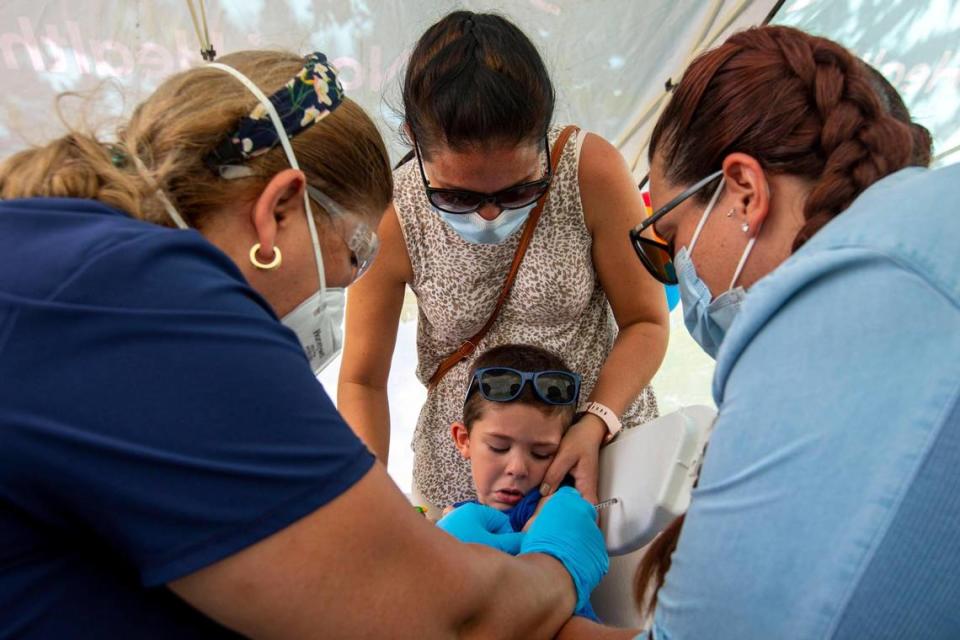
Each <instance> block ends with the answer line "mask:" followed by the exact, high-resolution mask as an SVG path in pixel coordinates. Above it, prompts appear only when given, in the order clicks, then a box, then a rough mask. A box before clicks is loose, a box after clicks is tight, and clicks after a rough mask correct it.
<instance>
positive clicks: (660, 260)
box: [630, 171, 723, 284]
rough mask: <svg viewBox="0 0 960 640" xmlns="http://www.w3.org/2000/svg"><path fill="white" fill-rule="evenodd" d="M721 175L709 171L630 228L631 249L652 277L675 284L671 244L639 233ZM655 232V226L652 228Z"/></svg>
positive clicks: (675, 277)
mask: <svg viewBox="0 0 960 640" xmlns="http://www.w3.org/2000/svg"><path fill="white" fill-rule="evenodd" d="M722 175H723V171H717V172H715V173H711V174H710V175H709V176H707V177H706V178H704V179H703V180H701V181H700V182H697V183H696V184H694V185H693V186H691V187H690V188H689V189H686V190H684V191H683V192H682V193H681V194H680V195H678V196H677V197H676V198H674V199H673V200H671V201H670V202H668V203H667V204H665V205H663V206H662V207H660V208H659V209H658V210H657V211H655V212H654V214H653V215H652V216H650V217H649V218H647V219H646V220H644V221H643V222H641V223H640V224H639V225H637V226H636V227H634V228H633V229H631V231H630V240H631V242H632V243H633V250H634V251H636V252H637V257H638V258H640V262H642V263H643V266H644V267H646V269H647V271H649V272H650V275H652V276H653V277H654V278H656V279H657V280H659V281H660V282H662V283H664V284H677V282H678V280H677V271H676V269H675V268H674V266H673V246H672V245H671V244H667V243H666V242H663V241H662V240H654V239H652V238H645V237H643V236H642V235H641V234H642V233H643V232H644V231H645V230H646V229H648V228H650V227H653V225H654V224H656V223H657V221H658V220H660V218H662V217H663V216H665V215H667V214H668V213H670V212H671V211H673V210H674V209H676V208H677V207H678V206H680V204H682V203H683V202H684V201H685V200H687V199H688V198H690V197H691V196H693V195H694V194H696V193H698V192H699V191H701V190H702V189H703V188H704V187H706V186H707V185H709V184H711V183H713V182H714V181H715V180H716V179H717V178H719V177H720V176H722ZM653 231H654V233H656V227H654V228H653Z"/></svg>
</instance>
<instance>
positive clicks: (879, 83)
mask: <svg viewBox="0 0 960 640" xmlns="http://www.w3.org/2000/svg"><path fill="white" fill-rule="evenodd" d="M863 66H864V67H866V69H867V75H868V76H869V77H870V84H871V85H873V89H874V91H876V92H877V95H879V96H880V102H882V103H883V106H884V107H886V109H887V111H889V112H890V115H892V116H893V117H894V118H896V119H897V120H899V121H900V122H904V123H906V124H908V125H910V133H912V134H913V153H912V154H911V155H910V166H913V167H929V166H930V162H931V161H932V160H933V136H932V135H930V131H929V130H928V129H927V128H926V127H925V126H923V125H922V124H918V123H916V122H914V121H913V118H912V117H911V116H910V111H909V110H908V109H907V105H906V104H904V102H903V98H901V97H900V94H899V93H898V92H897V89H896V87H894V86H893V85H892V84H890V81H889V80H887V78H886V77H885V76H884V75H883V74H882V73H880V72H879V71H878V70H877V69H876V68H875V67H873V66H871V65H869V64H867V63H866V62H864V63H863Z"/></svg>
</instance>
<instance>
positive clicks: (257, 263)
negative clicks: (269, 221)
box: [250, 242, 283, 271]
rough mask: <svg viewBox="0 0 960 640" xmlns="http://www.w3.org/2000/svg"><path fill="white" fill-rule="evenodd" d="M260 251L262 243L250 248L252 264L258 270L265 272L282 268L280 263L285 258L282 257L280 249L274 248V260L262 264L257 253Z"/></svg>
mask: <svg viewBox="0 0 960 640" xmlns="http://www.w3.org/2000/svg"><path fill="white" fill-rule="evenodd" d="M258 251H260V243H259V242H258V243H257V244H255V245H253V246H252V247H250V262H251V263H252V264H253V266H255V267H256V268H257V269H263V270H264V271H269V270H270V269H276V268H277V267H279V266H280V263H281V262H282V261H283V256H281V255H280V247H274V248H273V260H271V261H270V262H260V259H259V258H258V257H257V252H258Z"/></svg>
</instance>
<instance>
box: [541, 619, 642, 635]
mask: <svg viewBox="0 0 960 640" xmlns="http://www.w3.org/2000/svg"><path fill="white" fill-rule="evenodd" d="M639 633H640V629H617V628H614V627H607V626H605V625H602V624H597V623H596V622H592V621H590V620H587V619H586V618H580V617H577V618H570V620H569V621H568V622H567V623H566V624H565V625H563V628H562V629H560V633H558V634H557V635H556V640H633V638H636V637H638V634H639ZM643 637H645V636H643Z"/></svg>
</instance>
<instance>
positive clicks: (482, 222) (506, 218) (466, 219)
mask: <svg viewBox="0 0 960 640" xmlns="http://www.w3.org/2000/svg"><path fill="white" fill-rule="evenodd" d="M536 205H537V203H536V202H531V203H530V204H528V205H527V206H525V207H521V208H520V209H504V210H503V211H501V212H500V215H498V216H497V217H496V218H494V219H493V220H487V219H485V218H484V217H483V216H481V215H480V214H479V213H477V212H476V211H474V212H473V213H447V212H446V211H442V210H440V209H437V208H436V207H433V210H434V211H436V212H437V215H439V216H440V217H441V218H442V219H443V221H444V222H446V223H447V224H448V225H449V226H450V228H451V229H453V230H454V231H455V232H456V234H457V235H458V236H460V237H461V238H463V239H464V240H466V241H467V242H472V243H473V244H500V243H502V242H503V241H505V240H506V239H507V238H509V237H510V235H511V234H512V233H513V232H514V231H516V230H517V229H519V228H520V227H521V226H523V223H524V222H526V221H527V218H528V217H530V212H531V211H533V208H534V207H535V206H536Z"/></svg>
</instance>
